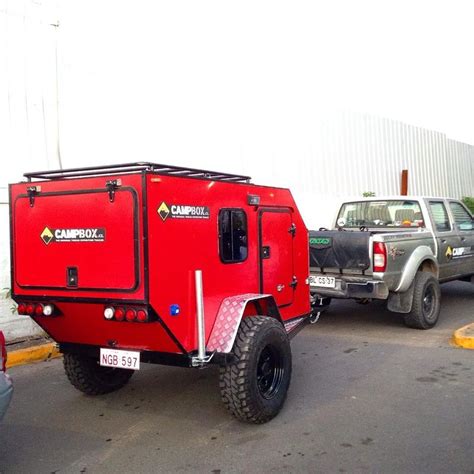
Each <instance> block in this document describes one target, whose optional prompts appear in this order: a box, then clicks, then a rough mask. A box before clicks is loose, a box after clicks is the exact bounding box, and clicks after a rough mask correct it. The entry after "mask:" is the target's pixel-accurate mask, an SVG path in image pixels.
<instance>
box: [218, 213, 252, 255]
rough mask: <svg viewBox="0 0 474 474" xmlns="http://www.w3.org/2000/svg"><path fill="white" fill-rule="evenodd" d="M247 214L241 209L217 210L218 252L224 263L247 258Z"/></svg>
mask: <svg viewBox="0 0 474 474" xmlns="http://www.w3.org/2000/svg"><path fill="white" fill-rule="evenodd" d="M247 246H248V243H247V215H246V214H245V212H244V211H243V210H241V209H221V210H220V211H219V254H220V256H221V260H222V261H223V262H224V263H236V262H243V261H244V260H245V259H246V258H247V253H248V247H247Z"/></svg>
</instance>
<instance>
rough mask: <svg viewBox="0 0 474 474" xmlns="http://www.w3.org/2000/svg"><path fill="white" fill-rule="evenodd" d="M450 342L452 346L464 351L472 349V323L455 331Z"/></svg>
mask: <svg viewBox="0 0 474 474" xmlns="http://www.w3.org/2000/svg"><path fill="white" fill-rule="evenodd" d="M452 341H453V344H455V345H456V346H459V347H463V348H464V349H474V323H471V324H468V325H467V326H463V327H462V328H460V329H458V330H457V331H455V332H454V335H453V339H452Z"/></svg>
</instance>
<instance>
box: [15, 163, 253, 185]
mask: <svg viewBox="0 0 474 474" xmlns="http://www.w3.org/2000/svg"><path fill="white" fill-rule="evenodd" d="M137 171H149V172H153V173H157V174H165V175H170V176H183V177H186V178H199V179H209V180H218V181H228V182H234V183H248V182H250V180H251V178H250V176H242V175H237V174H229V173H220V172H217V171H209V170H199V169H195V168H185V167H181V166H173V165H162V164H158V163H148V162H142V161H140V162H137V163H124V164H120V165H108V166H89V167H86V168H69V169H65V170H49V171H35V172H33V173H25V174H24V175H23V176H24V177H25V178H27V179H28V181H31V180H32V179H50V180H54V179H63V178H78V177H84V176H98V175H103V174H123V173H135V172H137Z"/></svg>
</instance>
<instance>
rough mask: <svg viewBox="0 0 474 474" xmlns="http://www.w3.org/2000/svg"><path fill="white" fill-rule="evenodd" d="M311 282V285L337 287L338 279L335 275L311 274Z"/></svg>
mask: <svg viewBox="0 0 474 474" xmlns="http://www.w3.org/2000/svg"><path fill="white" fill-rule="evenodd" d="M309 284H310V285H311V286H322V287H324V288H336V279H335V278H334V277H327V276H314V275H311V276H310V277H309Z"/></svg>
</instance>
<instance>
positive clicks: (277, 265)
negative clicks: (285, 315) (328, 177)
mask: <svg viewBox="0 0 474 474" xmlns="http://www.w3.org/2000/svg"><path fill="white" fill-rule="evenodd" d="M259 221H260V225H259V231H260V236H259V237H260V291H261V292H262V293H266V294H267V293H269V294H272V295H273V296H274V297H275V301H276V303H277V305H278V306H279V307H281V306H287V305H290V304H291V303H292V302H293V292H294V288H293V274H294V273H293V232H292V227H293V226H292V224H293V221H292V217H291V211H290V209H286V208H285V209H263V210H261V211H260V213H259Z"/></svg>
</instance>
